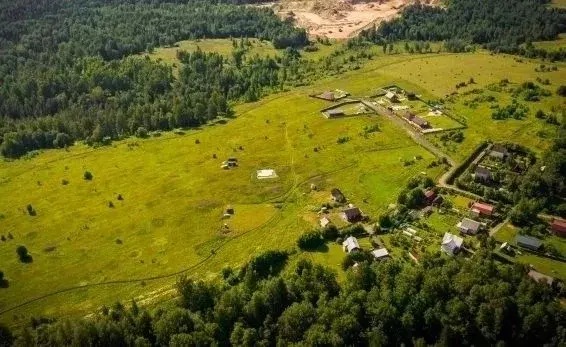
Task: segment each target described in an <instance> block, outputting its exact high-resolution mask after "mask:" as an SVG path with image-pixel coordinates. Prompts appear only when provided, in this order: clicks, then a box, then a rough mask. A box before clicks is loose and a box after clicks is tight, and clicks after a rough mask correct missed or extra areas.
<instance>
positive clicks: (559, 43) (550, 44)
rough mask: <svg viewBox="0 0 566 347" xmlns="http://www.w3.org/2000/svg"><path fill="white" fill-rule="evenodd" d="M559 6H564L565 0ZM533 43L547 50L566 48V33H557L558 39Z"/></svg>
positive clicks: (565, 5)
mask: <svg viewBox="0 0 566 347" xmlns="http://www.w3.org/2000/svg"><path fill="white" fill-rule="evenodd" d="M561 8H566V1H562V4H561ZM533 45H534V46H535V47H536V48H542V49H545V50H547V51H557V50H559V49H561V48H566V34H560V35H558V40H554V41H539V42H533Z"/></svg>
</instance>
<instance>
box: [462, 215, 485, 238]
mask: <svg viewBox="0 0 566 347" xmlns="http://www.w3.org/2000/svg"><path fill="white" fill-rule="evenodd" d="M480 227H481V224H480V222H476V221H475V220H472V219H469V218H464V219H462V221H461V222H459V223H458V225H456V228H458V230H459V231H460V232H461V233H463V234H468V235H475V234H477V233H478V231H479V230H480Z"/></svg>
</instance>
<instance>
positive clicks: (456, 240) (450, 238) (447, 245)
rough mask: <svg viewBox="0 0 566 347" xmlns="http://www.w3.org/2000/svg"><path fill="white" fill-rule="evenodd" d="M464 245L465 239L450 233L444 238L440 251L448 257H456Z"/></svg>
mask: <svg viewBox="0 0 566 347" xmlns="http://www.w3.org/2000/svg"><path fill="white" fill-rule="evenodd" d="M463 243H464V239H463V238H461V237H459V236H456V235H453V234H450V233H445V234H444V237H443V238H442V244H441V245H440V250H441V251H442V252H444V253H446V254H448V255H454V254H457V253H458V252H459V251H460V248H462V244H463Z"/></svg>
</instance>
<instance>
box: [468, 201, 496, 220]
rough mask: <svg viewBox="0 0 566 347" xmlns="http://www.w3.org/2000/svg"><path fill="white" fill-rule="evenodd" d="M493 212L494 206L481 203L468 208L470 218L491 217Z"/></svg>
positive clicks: (475, 203)
mask: <svg viewBox="0 0 566 347" xmlns="http://www.w3.org/2000/svg"><path fill="white" fill-rule="evenodd" d="M494 212H495V206H493V205H490V204H486V203H483V202H474V203H473V204H472V207H471V208H470V214H471V215H472V217H481V216H488V217H489V216H491V215H493V213H494Z"/></svg>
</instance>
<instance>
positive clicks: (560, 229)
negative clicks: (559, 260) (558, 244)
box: [550, 219, 566, 237]
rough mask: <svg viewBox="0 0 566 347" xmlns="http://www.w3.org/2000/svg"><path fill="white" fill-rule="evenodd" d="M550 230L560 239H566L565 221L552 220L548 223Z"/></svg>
mask: <svg viewBox="0 0 566 347" xmlns="http://www.w3.org/2000/svg"><path fill="white" fill-rule="evenodd" d="M550 230H551V231H552V232H553V233H554V234H556V235H558V236H560V237H566V220H563V219H554V220H553V221H552V223H550Z"/></svg>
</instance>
